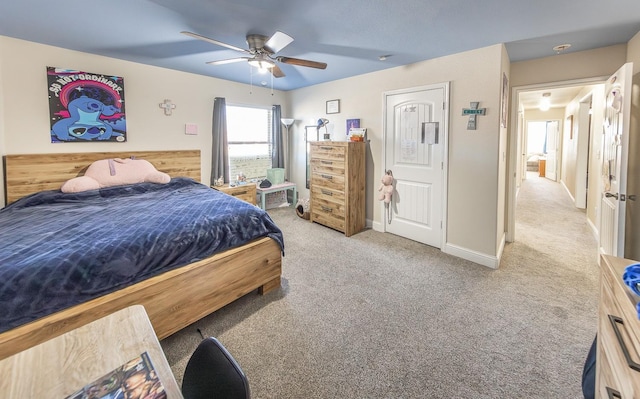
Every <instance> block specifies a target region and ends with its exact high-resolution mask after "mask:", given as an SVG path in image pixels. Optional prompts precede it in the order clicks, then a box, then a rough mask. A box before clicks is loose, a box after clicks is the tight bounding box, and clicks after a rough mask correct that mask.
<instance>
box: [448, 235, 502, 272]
mask: <svg viewBox="0 0 640 399" xmlns="http://www.w3.org/2000/svg"><path fill="white" fill-rule="evenodd" d="M501 248H504V237H503V239H502V245H501ZM442 252H444V253H446V254H449V255H453V256H456V257H458V258H461V259H464V260H468V261H470V262H473V263H477V264H479V265H482V266H486V267H490V268H492V269H497V268H498V266H500V258H498V257H497V256H491V255H487V254H483V253H480V252H476V251H472V250H470V249H467V248H462V247H459V246H457V245H453V244H445V245H444V246H443V247H442ZM500 254H502V249H501V250H500Z"/></svg>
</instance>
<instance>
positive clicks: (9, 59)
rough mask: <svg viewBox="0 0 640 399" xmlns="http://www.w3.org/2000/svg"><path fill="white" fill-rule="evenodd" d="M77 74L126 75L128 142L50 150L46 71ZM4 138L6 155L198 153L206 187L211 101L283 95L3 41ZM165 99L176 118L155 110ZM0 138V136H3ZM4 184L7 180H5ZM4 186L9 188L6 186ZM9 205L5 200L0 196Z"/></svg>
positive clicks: (268, 99)
mask: <svg viewBox="0 0 640 399" xmlns="http://www.w3.org/2000/svg"><path fill="white" fill-rule="evenodd" d="M47 66H56V67H62V68H73V69H78V70H82V71H86V72H94V73H104V74H113V75H117V76H122V77H123V78H124V84H125V101H126V112H127V142H126V143H57V144H51V140H50V136H49V131H50V123H49V119H48V114H49V108H48V107H49V104H48V98H47V81H46V67H47ZM0 95H1V96H2V97H0V98H4V100H5V101H3V102H2V103H0V115H2V114H4V116H5V117H4V118H2V122H0V134H2V133H3V132H4V140H3V144H4V145H3V146H2V154H1V155H5V154H20V153H52V152H53V153H58V152H92V151H114V150H131V151H135V150H173V149H175V150H178V149H200V150H201V154H202V179H203V180H202V181H203V182H209V181H210V180H209V179H210V170H211V167H210V165H211V120H212V113H213V99H214V98H215V97H226V98H227V101H228V102H233V103H235V104H246V105H260V106H265V105H266V106H270V105H272V104H281V105H282V109H283V111H282V112H283V115H286V114H287V113H288V103H287V101H286V99H287V97H286V95H285V93H284V92H280V91H277V90H276V91H274V93H273V95H272V94H271V89H269V88H262V87H255V86H254V87H253V88H252V89H251V88H250V86H249V85H244V84H240V83H235V82H230V81H226V80H221V79H215V78H211V77H207V76H201V75H195V74H190V73H184V72H178V71H174V70H169V69H164V68H158V67H152V66H148V65H143V64H137V63H133V62H128V61H121V60H116V59H113V58H107V57H100V56H95V55H92V54H87V53H80V52H76V51H71V50H66V49H62V48H58V47H52V46H46V45H41V44H37V43H33V42H27V41H22V40H17V39H12V38H8V37H3V36H0ZM164 99H171V101H172V102H173V103H174V104H176V105H177V108H176V109H175V110H173V115H172V116H165V114H164V112H163V110H162V109H161V108H160V107H159V106H158V104H160V103H161V102H162V101H163V100H164ZM185 123H195V124H197V125H198V135H195V136H191V135H185V134H184V127H185ZM0 137H1V136H0ZM3 183H4V182H3ZM2 185H3V186H4V184H2ZM2 198H3V199H4V195H3V196H2Z"/></svg>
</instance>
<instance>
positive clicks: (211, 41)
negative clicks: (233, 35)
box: [180, 31, 251, 54]
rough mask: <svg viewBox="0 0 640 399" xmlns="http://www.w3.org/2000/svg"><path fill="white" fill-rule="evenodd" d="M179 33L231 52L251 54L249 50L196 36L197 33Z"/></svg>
mask: <svg viewBox="0 0 640 399" xmlns="http://www.w3.org/2000/svg"><path fill="white" fill-rule="evenodd" d="M180 33H182V34H183V35H187V36H191V37H193V38H194V39H198V40H204V41H205V42H209V43H213V44H215V45H218V46H222V47H226V48H230V49H231V50H236V51H240V52H242V53H247V54H251V52H250V51H249V50H245V49H243V48H240V47H236V46H232V45H230V44H227V43H223V42H220V41H217V40H214V39H211V38H208V37H206V36H202V35H199V34H197V33H193V32H187V31H182V32H180Z"/></svg>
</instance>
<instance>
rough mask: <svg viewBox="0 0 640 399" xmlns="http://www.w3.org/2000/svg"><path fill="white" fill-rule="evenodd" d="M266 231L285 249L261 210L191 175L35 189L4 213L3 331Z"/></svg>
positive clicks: (0, 219)
mask: <svg viewBox="0 0 640 399" xmlns="http://www.w3.org/2000/svg"><path fill="white" fill-rule="evenodd" d="M265 236H266V237H271V238H273V239H274V240H276V241H277V242H278V243H279V244H280V247H281V248H282V250H283V251H284V243H283V237H282V232H281V231H280V229H279V228H278V227H277V226H276V225H275V223H274V222H273V221H272V220H271V218H270V217H269V215H268V214H267V213H266V212H265V211H263V210H261V209H259V208H257V207H255V206H253V205H251V204H248V203H246V202H244V201H240V200H238V199H236V198H234V197H231V196H229V195H225V194H223V193H220V192H218V191H216V190H212V189H211V188H209V187H207V186H205V185H202V184H199V183H196V182H195V181H193V180H191V179H188V178H175V179H172V180H171V182H170V183H168V184H154V183H141V184H134V185H128V186H119V187H111V188H105V189H100V190H91V191H86V192H82V193H76V194H63V193H62V192H60V191H44V192H40V193H37V194H33V195H31V196H28V197H26V198H23V199H21V200H19V201H16V202H15V203H13V204H11V205H9V206H7V207H5V208H4V209H2V210H0V309H1V310H0V332H3V331H6V330H9V329H11V328H14V327H17V326H19V325H21V324H25V323H27V322H30V321H32V320H35V319H38V318H40V317H43V316H46V315H49V314H51V313H54V312H57V311H59V310H62V309H64V308H67V307H70V306H73V305H76V304H79V303H82V302H86V301H88V300H90V299H93V298H96V297H99V296H102V295H105V294H108V293H110V292H113V291H116V290H118V289H120V288H123V287H126V286H129V285H131V284H134V283H136V282H139V281H142V280H144V279H147V278H150V277H152V276H155V275H158V274H160V273H162V272H165V271H167V270H170V269H174V268H177V267H180V266H183V265H186V264H188V263H191V262H194V261H197V260H200V259H203V258H206V257H209V256H211V255H213V254H215V253H217V252H221V251H224V250H226V249H229V248H232V247H237V246H240V245H243V244H245V243H247V242H248V241H251V240H253V239H256V238H259V237H265Z"/></svg>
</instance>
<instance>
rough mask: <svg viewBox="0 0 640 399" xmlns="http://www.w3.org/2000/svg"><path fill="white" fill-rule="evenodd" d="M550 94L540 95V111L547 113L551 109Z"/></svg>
mask: <svg viewBox="0 0 640 399" xmlns="http://www.w3.org/2000/svg"><path fill="white" fill-rule="evenodd" d="M550 97H551V93H549V92H546V93H542V100H540V111H548V110H549V108H551V99H550Z"/></svg>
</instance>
